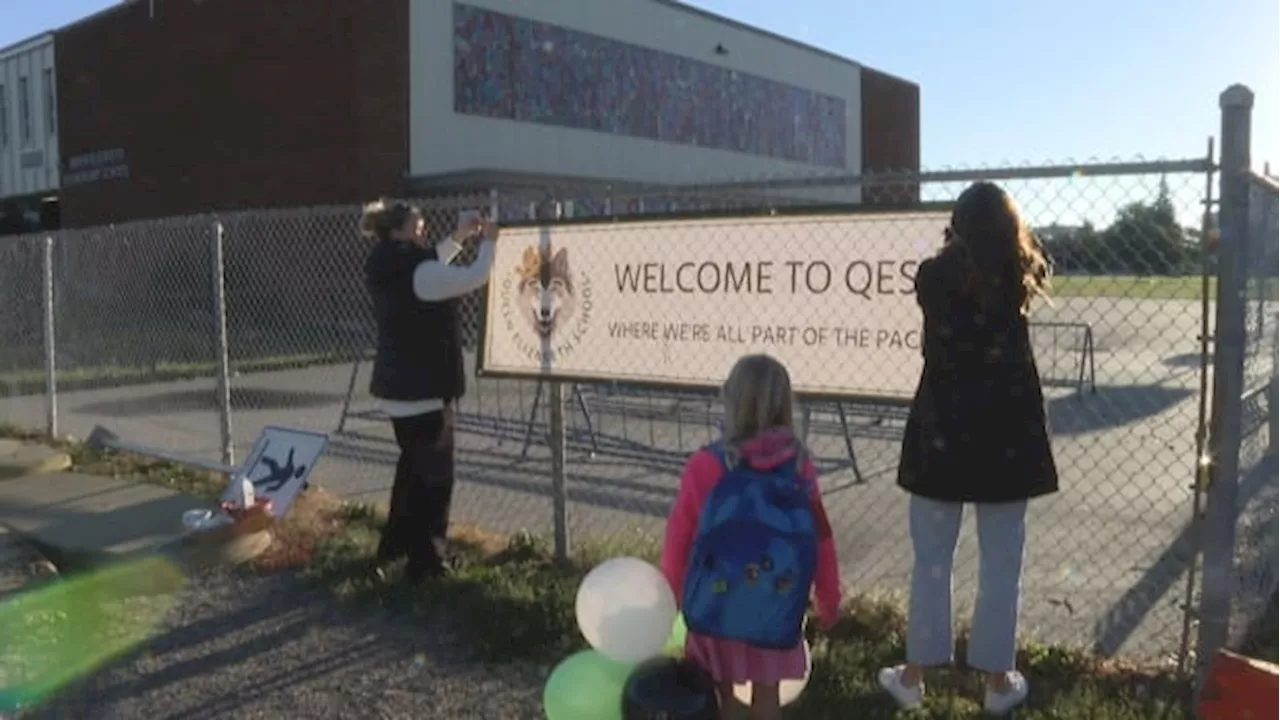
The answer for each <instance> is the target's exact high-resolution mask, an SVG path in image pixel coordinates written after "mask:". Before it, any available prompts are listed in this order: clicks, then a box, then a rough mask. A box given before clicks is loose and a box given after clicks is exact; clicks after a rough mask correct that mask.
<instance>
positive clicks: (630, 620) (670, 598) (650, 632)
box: [574, 557, 676, 663]
mask: <svg viewBox="0 0 1280 720" xmlns="http://www.w3.org/2000/svg"><path fill="white" fill-rule="evenodd" d="M574 610H575V613H576V614H577V617H578V628H579V629H580V630H582V635H583V637H585V638H586V639H587V642H589V643H591V647H593V648H595V650H596V651H597V652H599V653H600V654H602V655H604V656H606V657H608V658H610V659H611V660H615V661H617V662H628V663H635V662H640V661H642V660H648V659H649V658H651V657H656V656H657V655H660V654H661V653H662V649H663V647H665V646H666V644H667V639H668V638H669V637H670V636H671V627H672V625H673V623H675V620H676V598H675V595H673V594H672V592H671V585H670V584H668V583H667V579H666V577H664V576H663V575H662V573H661V572H659V571H658V569H657V568H655V567H654V566H652V565H650V564H649V563H647V562H645V561H643V560H640V559H637V558H631V557H622V558H613V559H611V560H606V561H605V562H603V563H601V564H600V565H598V566H596V567H595V568H594V569H593V570H592V571H591V572H589V573H587V576H586V577H585V578H583V580H582V585H581V586H580V587H579V588H578V597H577V600H576V602H575V603H574Z"/></svg>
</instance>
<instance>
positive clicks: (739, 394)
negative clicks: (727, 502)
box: [721, 355, 795, 462]
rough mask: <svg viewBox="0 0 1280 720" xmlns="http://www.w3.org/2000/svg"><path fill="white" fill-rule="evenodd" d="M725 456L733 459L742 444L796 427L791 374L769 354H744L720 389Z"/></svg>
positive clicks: (734, 460) (732, 460)
mask: <svg viewBox="0 0 1280 720" xmlns="http://www.w3.org/2000/svg"><path fill="white" fill-rule="evenodd" d="M721 394H722V399H723V400H724V446H725V454H726V457H727V458H728V459H729V460H730V461H731V462H736V457H737V448H738V446H739V445H741V444H742V443H744V442H746V441H748V440H750V439H751V438H753V437H755V436H756V435H759V434H760V433H762V432H764V431H766V430H771V429H775V428H783V429H786V430H794V429H795V421H794V418H793V416H792V413H793V408H794V406H795V396H794V395H793V394H792V392H791V374H790V373H788V372H787V368H786V367H785V366H784V365H783V364H782V363H780V362H778V361H777V360H775V359H773V358H772V357H769V356H768V355H744V356H743V357H741V358H739V360H738V362H736V363H734V365H733V369H732V370H730V371H729V377H728V379H727V380H725V381H724V386H723V388H722V389H721Z"/></svg>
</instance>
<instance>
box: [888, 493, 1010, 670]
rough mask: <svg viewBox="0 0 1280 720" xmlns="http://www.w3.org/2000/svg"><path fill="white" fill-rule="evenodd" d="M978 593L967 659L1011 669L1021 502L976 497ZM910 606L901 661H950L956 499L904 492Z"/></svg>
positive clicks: (981, 666)
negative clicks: (911, 561) (911, 559)
mask: <svg viewBox="0 0 1280 720" xmlns="http://www.w3.org/2000/svg"><path fill="white" fill-rule="evenodd" d="M974 507H975V509H976V510H977V513H978V552H979V565H978V599H977V602H976V603H975V605H974V610H973V628H972V630H971V632H970V636H969V657H968V660H969V666H970V667H972V668H974V669H976V670H983V671H986V672H1003V671H1006V670H1012V669H1014V662H1015V653H1016V645H1017V635H1018V604H1019V600H1020V595H1021V585H1022V548H1023V544H1024V542H1025V539H1026V523H1025V519H1026V514H1027V503H1026V501H1020V502H1011V503H978V504H976V505H975V506H974ZM909 512H910V521H911V545H912V547H913V548H914V549H915V557H916V559H915V567H914V568H913V569H912V572H911V611H910V618H909V621H908V625H907V661H908V662H913V663H919V664H921V665H925V666H932V665H946V664H948V663H950V662H951V656H952V652H953V650H954V648H955V639H954V636H953V634H952V632H953V631H952V627H951V622H952V612H951V573H952V563H953V561H954V560H955V554H956V540H957V539H958V537H959V535H960V520H961V518H962V517H963V516H964V505H963V504H961V503H949V502H939V501H937V500H929V499H927V498H922V497H919V496H916V495H912V496H911V507H910V511H909Z"/></svg>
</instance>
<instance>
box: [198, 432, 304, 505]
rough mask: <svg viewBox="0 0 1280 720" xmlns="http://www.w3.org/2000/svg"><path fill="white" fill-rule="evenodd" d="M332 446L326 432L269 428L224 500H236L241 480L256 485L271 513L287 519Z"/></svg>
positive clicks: (235, 477)
mask: <svg viewBox="0 0 1280 720" xmlns="http://www.w3.org/2000/svg"><path fill="white" fill-rule="evenodd" d="M328 446H329V436H328V435H325V434H324V433H317V432H310V431H307V430H298V429H295V428H285V427H274V426H267V427H264V428H262V434H261V435H259V436H258V441H257V442H256V443H254V445H253V450H251V451H250V452H249V457H247V458H245V461H244V464H243V465H241V466H240V472H239V473H237V474H236V475H235V476H233V477H232V478H231V482H230V483H228V485H227V489H226V490H225V491H224V492H223V495H222V499H223V500H224V501H225V500H235V499H236V498H238V497H239V493H240V480H241V478H248V479H249V480H250V481H252V482H253V490H254V494H255V496H257V497H266V498H270V500H271V514H272V515H273V516H275V517H278V518H279V517H284V515H285V513H287V512H289V508H290V507H291V506H292V505H293V501H294V500H296V499H297V498H298V494H299V493H301V492H302V489H303V488H304V487H306V486H307V482H308V480H309V479H310V478H311V473H312V472H313V471H314V470H315V467H316V463H317V462H319V460H320V457H321V456H322V455H324V451H325V449H326V448H327V447H328Z"/></svg>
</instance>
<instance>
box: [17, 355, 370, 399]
mask: <svg viewBox="0 0 1280 720" xmlns="http://www.w3.org/2000/svg"><path fill="white" fill-rule="evenodd" d="M351 362H354V357H353V356H352V355H351V353H349V352H343V353H308V354H298V355H282V356H279V357H264V358H255V359H252V360H239V361H234V362H232V363H231V372H232V374H233V375H235V374H239V375H251V374H256V373H264V372H276V371H280V370H297V369H301V368H308V367H313V366H316V365H333V364H341V363H351ZM217 373H218V365H217V363H214V362H212V361H210V362H199V363H191V362H188V363H180V362H159V363H155V364H152V365H136V366H129V365H92V366H82V367H70V368H61V367H60V368H58V390H59V391H63V392H71V391H76V390H96V389H104V388H113V387H126V386H129V385H145V384H148V383H157V382H177V381H180V380H196V379H199V378H210V377H214V376H216V375H217ZM0 389H3V390H4V391H5V394H7V395H33V394H38V393H43V392H44V390H45V371H44V369H43V368H33V369H26V370H12V371H9V372H0Z"/></svg>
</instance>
